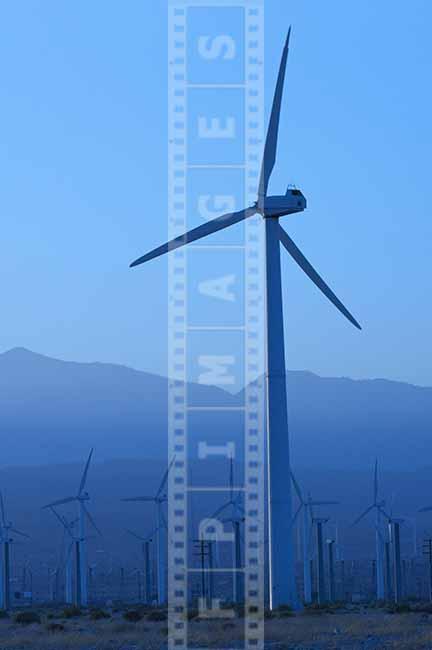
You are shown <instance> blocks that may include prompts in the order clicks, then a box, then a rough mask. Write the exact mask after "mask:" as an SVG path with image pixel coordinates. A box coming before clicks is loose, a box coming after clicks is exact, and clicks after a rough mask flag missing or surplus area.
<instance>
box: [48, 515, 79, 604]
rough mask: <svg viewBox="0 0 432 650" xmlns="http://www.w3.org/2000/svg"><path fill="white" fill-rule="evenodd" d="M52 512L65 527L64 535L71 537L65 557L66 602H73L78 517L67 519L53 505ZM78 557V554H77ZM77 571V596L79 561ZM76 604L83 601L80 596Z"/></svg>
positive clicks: (76, 566)
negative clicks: (74, 553) (74, 555)
mask: <svg viewBox="0 0 432 650" xmlns="http://www.w3.org/2000/svg"><path fill="white" fill-rule="evenodd" d="M50 510H51V512H52V513H53V515H54V516H55V517H56V518H57V519H58V521H59V522H60V523H61V525H62V527H63V534H64V537H66V536H68V537H70V539H71V542H70V544H69V545H68V546H67V548H66V557H65V562H64V566H65V602H66V603H72V602H73V584H72V582H73V581H72V573H73V571H72V566H73V553H72V551H73V549H76V545H77V543H79V539H78V538H77V537H76V535H75V526H76V524H77V522H78V519H73V520H72V521H70V520H68V519H66V517H64V516H63V515H61V514H60V513H58V512H57V510H56V509H55V508H53V507H51V508H50ZM77 557H78V556H77ZM75 569H76V573H75V584H76V585H77V596H78V595H79V589H78V584H79V582H80V567H79V562H77V563H76V565H75ZM76 601H77V602H76V605H77V606H80V605H81V602H78V601H81V599H80V598H78V597H77V599H76Z"/></svg>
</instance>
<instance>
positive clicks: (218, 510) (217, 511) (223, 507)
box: [210, 501, 231, 519]
mask: <svg viewBox="0 0 432 650" xmlns="http://www.w3.org/2000/svg"><path fill="white" fill-rule="evenodd" d="M230 505H231V501H228V503H224V505H222V506H220V508H218V509H217V510H215V511H214V513H213V514H212V515H211V517H210V519H216V518H217V517H218V516H219V515H220V514H221V512H223V511H224V510H225V509H226V508H228V507H229V506H230Z"/></svg>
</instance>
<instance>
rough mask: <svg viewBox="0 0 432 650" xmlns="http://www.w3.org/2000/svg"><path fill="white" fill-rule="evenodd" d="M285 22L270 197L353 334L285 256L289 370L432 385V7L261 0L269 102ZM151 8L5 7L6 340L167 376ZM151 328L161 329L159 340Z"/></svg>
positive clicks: (0, 261) (162, 195)
mask: <svg viewBox="0 0 432 650" xmlns="http://www.w3.org/2000/svg"><path fill="white" fill-rule="evenodd" d="M290 23H292V24H293V30H294V31H293V38H292V50H291V52H290V59H289V65H288V72H287V83H286V90H285V98H284V106H283V113H282V121H281V130H280V144H279V154H278V161H277V168H276V170H275V174H274V178H273V180H272V188H273V189H274V191H275V192H277V191H284V190H285V188H286V185H287V183H288V182H295V183H296V184H297V185H298V186H299V187H301V188H302V190H303V191H304V193H305V195H306V196H307V199H308V210H307V211H306V212H304V213H303V214H302V215H298V216H296V217H286V218H285V221H284V227H286V229H287V230H288V232H289V233H290V234H291V235H292V236H293V238H294V239H295V241H296V243H297V244H298V245H299V246H301V248H302V249H303V251H304V252H305V254H306V255H307V256H308V257H309V258H310V260H311V262H312V263H313V264H314V265H315V266H316V268H317V269H318V270H319V271H320V272H321V273H322V275H323V276H324V278H326V279H327V280H328V282H329V284H330V285H331V286H332V287H333V288H334V290H335V291H336V293H337V294H338V295H339V296H340V297H341V298H342V299H343V300H344V301H345V302H346V304H347V306H348V307H349V308H350V309H351V310H352V311H353V313H354V315H355V316H356V317H357V318H358V319H359V320H360V322H361V323H362V324H363V326H364V330H363V332H361V333H358V332H357V331H355V330H354V329H353V328H351V327H350V326H349V325H348V324H346V323H345V322H344V320H343V319H342V318H341V317H340V316H339V315H338V314H337V312H336V311H335V310H334V309H333V308H332V307H331V306H330V305H329V304H327V303H326V301H325V300H324V299H323V298H322V297H321V296H320V295H319V293H318V292H317V291H316V289H315V288H314V287H313V286H311V285H310V283H309V282H308V281H307V279H306V278H305V277H302V274H301V273H300V271H299V270H298V269H297V268H295V266H294V265H293V264H292V263H291V262H290V261H289V260H288V259H285V258H284V260H283V273H284V299H285V331H286V334H287V337H288V338H287V341H288V344H287V362H288V366H289V367H290V368H294V369H308V370H311V371H314V372H317V373H318V374H322V375H332V376H333V375H337V376H339V375H347V376H351V377H356V378H363V377H387V378H391V379H399V380H404V381H410V382H413V383H417V384H423V385H432V364H431V344H430V332H431V330H432V306H431V300H430V291H431V289H430V287H431V271H430V260H431V253H432V243H431V242H432V223H431V219H430V209H429V202H430V185H431V183H430V150H431V144H432V133H431V120H430V115H431V114H432V110H431V103H432V102H431V98H432V91H431V87H430V67H431V61H432V42H431V39H430V24H431V23H432V5H431V3H430V2H428V1H427V0H413V1H412V2H405V1H402V0H391V1H390V0H381V1H380V2H379V3H364V2H360V1H357V0H352V1H351V2H349V3H347V2H345V1H344V0H330V1H329V2H325V3H319V2H311V1H310V0H309V1H305V0H302V1H300V0H299V1H298V2H289V1H287V0H283V1H282V0H267V1H266V37H267V38H266V48H265V66H266V104H267V107H268V106H269V104H270V101H271V96H272V92H273V86H274V81H275V75H276V71H277V66H278V64H279V58H280V53H281V46H282V43H283V39H284V37H285V33H286V28H287V26H288V25H289V24H290ZM166 33H167V11H166V4H165V2H163V1H159V0H158V1H156V0H152V1H150V0H146V1H145V2H144V1H140V2H137V1H135V0H129V1H128V2H127V3H123V4H122V5H121V6H120V4H119V3H118V2H113V1H111V0H109V1H104V2H102V0H93V2H91V3H87V2H84V1H83V0H78V1H77V2H74V3H71V2H69V3H67V2H62V3H59V2H54V1H52V0H44V2H40V1H38V2H36V1H34V0H25V1H24V0H18V1H17V2H9V3H3V6H2V20H1V25H0V57H1V60H2V62H3V66H2V68H3V71H2V79H1V84H0V133H1V147H0V177H1V192H0V220H1V224H2V230H1V239H0V246H1V255H0V277H1V278H2V291H1V314H2V317H1V326H0V351H4V350H7V349H9V348H11V347H14V346H25V347H28V348H31V349H33V350H35V351H38V352H41V353H44V354H48V355H52V356H57V357H60V358H64V359H70V360H79V361H93V360H98V361H110V362H115V363H125V364H128V365H131V366H134V367H138V368H142V369H145V370H149V371H152V372H159V373H161V374H165V373H166V354H167V352H166V336H165V333H164V332H165V322H166V310H167V298H166V296H167V261H166V259H161V260H157V261H155V262H154V263H152V264H149V265H147V266H146V267H145V268H144V267H143V268H141V269H139V270H134V271H131V270H129V269H128V262H129V261H130V260H132V259H133V258H134V257H136V256H138V255H139V254H142V253H144V252H145V251H146V250H147V249H149V248H151V247H153V246H155V245H157V244H158V243H161V242H163V241H165V239H166V232H167V208H166V197H167V179H166V170H167V154H166V152H167V131H166V122H167V120H166V115H167V41H166ZM161 332H162V333H161Z"/></svg>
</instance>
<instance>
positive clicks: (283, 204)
mask: <svg viewBox="0 0 432 650" xmlns="http://www.w3.org/2000/svg"><path fill="white" fill-rule="evenodd" d="M306 207H307V203H306V199H305V197H304V195H303V193H302V192H301V191H300V190H297V189H295V188H294V189H293V188H288V189H287V191H286V194H284V195H279V196H261V197H260V198H259V199H258V201H257V203H256V208H257V211H258V212H259V213H260V214H261V215H262V216H263V217H264V218H266V217H283V216H284V215H287V214H295V213H296V212H303V210H306Z"/></svg>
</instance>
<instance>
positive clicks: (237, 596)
mask: <svg viewBox="0 0 432 650" xmlns="http://www.w3.org/2000/svg"><path fill="white" fill-rule="evenodd" d="M229 460H230V471H229V500H228V501H227V502H226V503H224V504H223V505H222V506H220V508H218V509H217V510H216V511H215V512H214V513H213V514H212V516H211V519H217V517H218V516H219V515H220V514H222V512H224V511H225V510H227V509H228V508H230V510H231V514H230V516H229V517H226V518H225V519H223V520H222V523H224V524H231V526H232V528H233V532H234V562H233V565H234V576H233V586H234V589H233V592H234V602H235V603H241V602H242V601H243V581H242V571H241V569H242V556H241V534H240V525H241V524H242V523H243V522H244V520H245V515H244V509H243V507H242V506H241V504H240V499H241V492H239V493H238V494H237V496H235V495H234V459H233V457H232V456H230V459H229ZM209 544H210V545H211V541H210V542H209ZM209 577H210V578H212V574H211V573H210V576H209Z"/></svg>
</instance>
